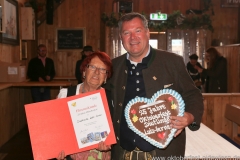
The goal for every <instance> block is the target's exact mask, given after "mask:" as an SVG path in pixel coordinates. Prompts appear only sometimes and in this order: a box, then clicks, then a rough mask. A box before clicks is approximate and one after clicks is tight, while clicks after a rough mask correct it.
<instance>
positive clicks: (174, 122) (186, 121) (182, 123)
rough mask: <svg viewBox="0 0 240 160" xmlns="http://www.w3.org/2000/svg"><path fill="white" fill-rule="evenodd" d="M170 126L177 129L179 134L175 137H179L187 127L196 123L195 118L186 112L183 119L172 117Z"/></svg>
mask: <svg viewBox="0 0 240 160" xmlns="http://www.w3.org/2000/svg"><path fill="white" fill-rule="evenodd" d="M170 120H171V121H170V126H171V127H172V128H175V129H177V132H176V133H175V135H174V137H176V136H178V135H179V134H180V133H181V132H182V130H183V129H184V128H185V127H187V126H188V125H190V124H192V122H193V121H194V117H193V115H192V114H191V113H188V112H184V115H183V117H179V116H171V117H170Z"/></svg>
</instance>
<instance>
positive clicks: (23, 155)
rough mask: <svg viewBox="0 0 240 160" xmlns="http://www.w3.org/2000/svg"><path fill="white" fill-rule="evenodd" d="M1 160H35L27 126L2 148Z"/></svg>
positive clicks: (0, 149)
mask: <svg viewBox="0 0 240 160" xmlns="http://www.w3.org/2000/svg"><path fill="white" fill-rule="evenodd" d="M0 160H33V155H32V148H31V143H30V138H29V134H28V128H27V126H26V127H24V128H23V129H22V130H21V131H20V132H19V133H18V134H16V135H15V136H14V137H13V138H12V139H10V140H9V141H8V142H7V143H6V144H4V145H3V146H2V147H1V148H0Z"/></svg>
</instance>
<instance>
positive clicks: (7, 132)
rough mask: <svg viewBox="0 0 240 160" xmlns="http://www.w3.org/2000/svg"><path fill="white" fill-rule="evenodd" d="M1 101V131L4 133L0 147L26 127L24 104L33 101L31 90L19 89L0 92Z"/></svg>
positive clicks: (0, 140)
mask: <svg viewBox="0 0 240 160" xmlns="http://www.w3.org/2000/svg"><path fill="white" fill-rule="evenodd" d="M9 95H11V96H9ZM0 101H1V103H0V113H1V116H0V130H1V131H2V132H0V137H1V138H0V146H2V145H3V144H4V143H6V142H7V141H8V140H9V139H10V138H12V137H13V136H14V135H15V134H16V133H17V132H19V131H20V130H21V129H22V128H23V127H24V126H25V125H26V117H25V110H24V104H27V103H30V101H31V95H30V90H29V88H18V87H10V88H6V89H3V90H0ZM3 131H4V132H3Z"/></svg>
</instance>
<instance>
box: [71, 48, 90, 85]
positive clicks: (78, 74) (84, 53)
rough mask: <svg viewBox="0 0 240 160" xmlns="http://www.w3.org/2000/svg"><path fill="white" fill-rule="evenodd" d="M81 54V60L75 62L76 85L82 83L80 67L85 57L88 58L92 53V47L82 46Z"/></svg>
mask: <svg viewBox="0 0 240 160" xmlns="http://www.w3.org/2000/svg"><path fill="white" fill-rule="evenodd" d="M81 53H82V59H81V60H78V61H77V63H76V68H75V77H76V78H77V81H78V84H80V83H82V75H81V72H80V66H81V64H82V62H83V60H84V59H85V58H86V57H87V56H89V55H90V54H92V53H93V49H92V46H84V47H83V50H82V52H81Z"/></svg>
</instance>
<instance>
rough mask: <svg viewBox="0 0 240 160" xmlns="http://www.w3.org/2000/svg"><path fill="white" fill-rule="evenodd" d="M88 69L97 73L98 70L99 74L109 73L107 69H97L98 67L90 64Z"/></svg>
mask: <svg viewBox="0 0 240 160" xmlns="http://www.w3.org/2000/svg"><path fill="white" fill-rule="evenodd" d="M87 68H89V69H90V70H92V71H96V69H98V70H99V72H100V73H102V74H106V73H108V71H107V70H106V69H104V68H97V67H96V66H94V65H90V64H88V65H87Z"/></svg>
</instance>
